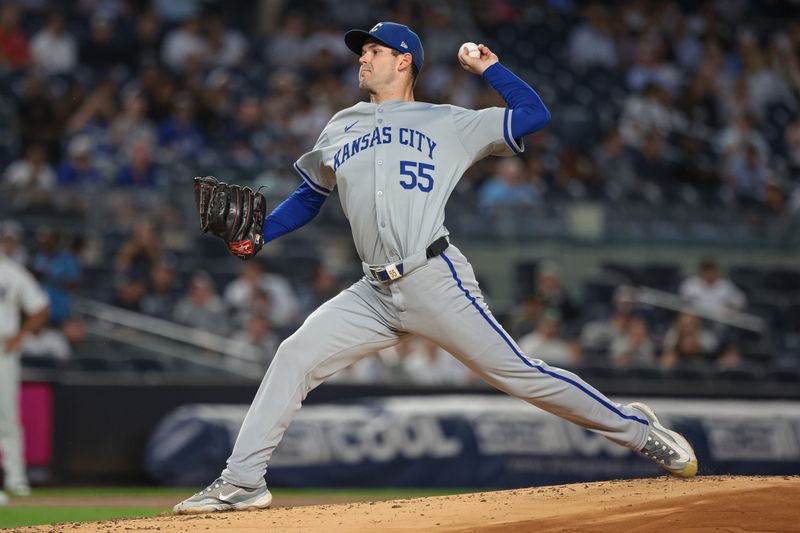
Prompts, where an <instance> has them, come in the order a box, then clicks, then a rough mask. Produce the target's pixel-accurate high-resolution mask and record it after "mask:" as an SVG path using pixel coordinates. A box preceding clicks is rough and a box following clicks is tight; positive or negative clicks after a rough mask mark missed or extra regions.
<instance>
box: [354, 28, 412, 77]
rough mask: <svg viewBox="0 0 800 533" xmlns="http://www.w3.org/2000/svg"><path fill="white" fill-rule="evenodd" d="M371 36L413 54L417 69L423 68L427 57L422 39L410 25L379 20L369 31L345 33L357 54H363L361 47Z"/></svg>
mask: <svg viewBox="0 0 800 533" xmlns="http://www.w3.org/2000/svg"><path fill="white" fill-rule="evenodd" d="M370 37H372V38H373V39H375V40H376V41H378V42H379V43H381V44H384V45H386V46H388V47H389V48H394V49H395V50H397V51H398V52H400V53H402V54H406V53H408V54H411V58H412V61H413V62H414V66H415V67H417V71H418V72H419V71H421V70H422V62H423V60H424V59H425V52H424V51H423V50H422V41H420V40H419V36H417V34H416V33H414V32H413V31H411V29H410V28H409V27H408V26H404V25H403V24H398V23H396V22H379V23H377V24H375V26H373V27H372V29H371V30H369V31H364V30H350V31H348V32H347V33H345V34H344V44H346V45H347V47H348V48H349V49H350V50H352V51H353V52H355V53H356V54H358V55H361V47H363V46H364V43H365V42H366V41H367V39H369V38H370Z"/></svg>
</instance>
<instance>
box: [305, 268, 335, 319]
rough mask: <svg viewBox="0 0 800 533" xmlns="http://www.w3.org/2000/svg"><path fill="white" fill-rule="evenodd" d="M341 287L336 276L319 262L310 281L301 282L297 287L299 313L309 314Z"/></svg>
mask: <svg viewBox="0 0 800 533" xmlns="http://www.w3.org/2000/svg"><path fill="white" fill-rule="evenodd" d="M343 288H344V287H343V286H342V283H341V282H340V281H339V280H338V279H337V278H336V276H335V275H334V274H333V273H332V272H331V271H330V270H329V269H328V268H327V267H326V266H325V265H324V264H322V263H320V264H319V265H318V266H317V269H316V271H315V272H314V278H313V279H312V280H311V283H306V284H303V285H302V286H301V287H300V288H299V289H298V292H299V294H298V302H299V307H300V315H301V316H304V317H305V316H308V315H310V314H311V313H312V312H314V311H315V310H316V309H317V308H318V307H319V306H320V305H322V304H323V303H325V302H327V301H328V300H330V299H331V298H333V297H334V296H336V295H337V294H339V292H341V290H342V289H343Z"/></svg>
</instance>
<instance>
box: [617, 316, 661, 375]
mask: <svg viewBox="0 0 800 533" xmlns="http://www.w3.org/2000/svg"><path fill="white" fill-rule="evenodd" d="M611 363H612V364H613V365H614V366H615V367H618V368H622V367H631V366H633V367H655V366H656V349H655V345H654V344H653V341H652V339H651V338H650V328H649V326H648V324H647V320H646V319H645V318H644V317H643V316H641V315H633V316H631V317H630V320H628V323H627V324H626V326H625V329H624V330H623V334H622V335H621V336H617V337H616V338H615V339H614V341H613V342H612V343H611Z"/></svg>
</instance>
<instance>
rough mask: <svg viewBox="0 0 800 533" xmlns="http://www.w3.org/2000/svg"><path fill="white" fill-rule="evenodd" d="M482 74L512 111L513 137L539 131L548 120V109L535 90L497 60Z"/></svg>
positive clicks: (517, 137) (516, 137)
mask: <svg viewBox="0 0 800 533" xmlns="http://www.w3.org/2000/svg"><path fill="white" fill-rule="evenodd" d="M483 76H484V77H485V78H486V79H487V80H488V81H489V83H491V84H492V87H494V89H495V90H496V91H497V92H498V93H500V96H502V97H503V99H504V100H505V101H506V103H507V104H508V107H509V108H510V109H511V110H512V111H513V113H512V118H511V133H512V135H513V136H514V138H515V139H519V138H520V137H523V136H525V135H528V134H529V133H533V132H535V131H539V130H540V129H542V128H544V127H545V126H546V125H547V123H548V122H550V111H548V109H547V106H545V105H544V102H542V99H541V98H539V95H538V94H537V93H536V91H534V90H533V88H532V87H531V86H530V85H528V84H527V83H525V82H524V81H522V80H521V79H520V78H518V77H517V76H516V75H515V74H514V73H513V72H511V71H510V70H508V69H507V68H506V67H504V66H503V65H501V64H500V63H499V62H498V63H495V64H494V65H492V66H490V67H489V68H487V69H486V70H485V71H484V72H483Z"/></svg>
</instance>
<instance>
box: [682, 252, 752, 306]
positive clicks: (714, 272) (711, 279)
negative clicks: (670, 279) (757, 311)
mask: <svg viewBox="0 0 800 533" xmlns="http://www.w3.org/2000/svg"><path fill="white" fill-rule="evenodd" d="M680 295H681V297H682V298H683V299H684V300H685V301H686V303H687V304H690V305H691V306H692V307H693V308H694V309H697V310H698V311H702V312H704V313H709V314H711V315H712V316H717V317H725V316H728V315H730V314H732V313H736V312H738V311H741V310H742V309H743V308H744V306H745V305H746V303H747V300H746V299H745V296H744V293H743V292H742V291H741V290H739V289H738V288H737V287H736V286H735V285H734V284H733V283H732V282H731V281H730V280H728V279H727V278H723V277H722V276H721V274H720V271H719V266H717V263H716V261H714V260H713V259H704V260H703V261H701V262H700V266H699V268H698V270H697V274H695V275H693V276H690V277H689V278H687V279H685V280H684V281H683V283H681V286H680Z"/></svg>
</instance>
